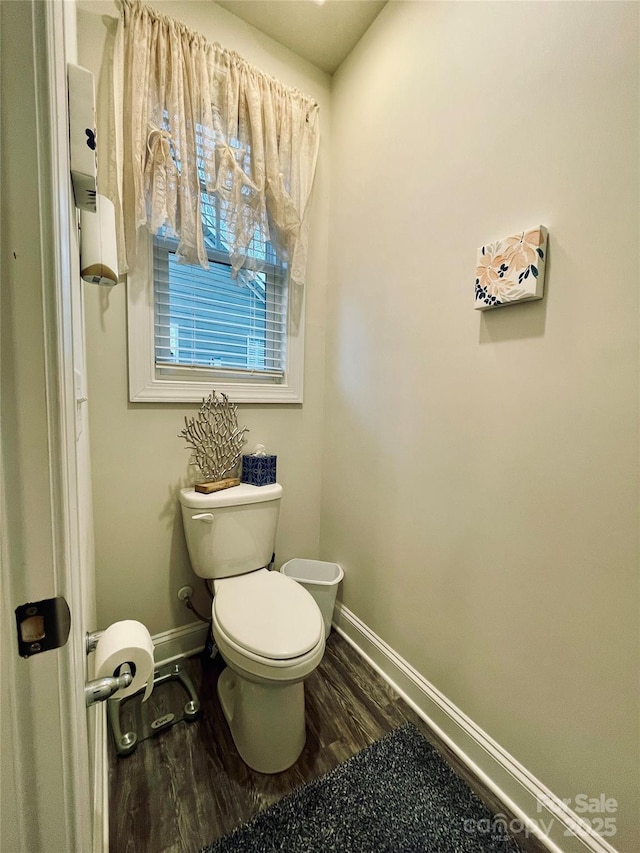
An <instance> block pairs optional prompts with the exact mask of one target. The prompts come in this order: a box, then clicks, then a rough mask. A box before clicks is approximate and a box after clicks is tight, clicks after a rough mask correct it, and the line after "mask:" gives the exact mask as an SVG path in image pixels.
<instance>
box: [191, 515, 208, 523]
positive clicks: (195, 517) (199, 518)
mask: <svg viewBox="0 0 640 853" xmlns="http://www.w3.org/2000/svg"><path fill="white" fill-rule="evenodd" d="M191 520H192V521H204V523H205V524H213V515H212V514H211V513H210V512H199V513H198V514H197V515H192V516H191Z"/></svg>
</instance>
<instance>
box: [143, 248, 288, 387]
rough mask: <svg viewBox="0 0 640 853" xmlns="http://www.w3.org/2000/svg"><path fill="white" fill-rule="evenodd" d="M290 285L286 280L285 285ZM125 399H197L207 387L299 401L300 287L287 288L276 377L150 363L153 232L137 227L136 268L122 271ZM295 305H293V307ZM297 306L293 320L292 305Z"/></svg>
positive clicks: (152, 354)
mask: <svg viewBox="0 0 640 853" xmlns="http://www.w3.org/2000/svg"><path fill="white" fill-rule="evenodd" d="M286 286H287V287H290V285H289V284H287V285H286ZM126 287H127V334H128V342H129V353H128V362H129V365H128V366H129V400H130V401H131V402H132V403H200V402H202V400H203V398H204V397H207V396H208V395H209V394H210V393H211V389H212V388H215V390H216V391H219V392H224V393H225V394H227V395H228V397H229V399H230V400H232V401H233V402H235V403H302V402H303V380H304V293H302V294H301V296H302V298H301V299H300V294H297V293H296V294H292V293H291V292H289V294H288V299H287V304H288V310H287V353H286V365H285V370H284V376H283V378H282V380H281V381H279V382H273V383H269V382H265V380H264V379H262V380H260V381H257V382H256V381H252V380H251V378H250V377H247V378H246V379H240V378H237V375H236V377H234V378H229V377H225V376H224V374H223V372H221V371H218V370H216V369H215V368H205V367H199V368H198V367H193V368H188V367H179V368H174V369H173V370H172V369H171V368H170V367H169V368H168V367H167V366H166V365H165V366H162V367H158V366H156V363H155V305H154V299H155V288H154V286H153V237H152V236H151V235H150V234H148V233H147V232H145V231H140V232H139V237H138V252H137V262H136V265H135V269H134V270H132V271H130V272H129V273H128V274H127V285H126ZM294 305H295V309H294ZM294 310H297V311H299V321H297V322H295V318H294V316H293V311H294Z"/></svg>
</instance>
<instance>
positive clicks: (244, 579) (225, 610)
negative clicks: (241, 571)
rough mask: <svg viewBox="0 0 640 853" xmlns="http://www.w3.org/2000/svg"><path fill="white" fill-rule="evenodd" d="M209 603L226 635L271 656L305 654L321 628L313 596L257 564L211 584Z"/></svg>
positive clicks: (317, 638)
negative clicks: (254, 569)
mask: <svg viewBox="0 0 640 853" xmlns="http://www.w3.org/2000/svg"><path fill="white" fill-rule="evenodd" d="M213 609H214V613H215V616H216V619H217V622H218V624H219V626H220V628H222V630H223V631H224V633H225V634H227V636H228V637H229V638H230V639H231V640H233V641H234V642H235V643H237V644H238V645H239V646H241V647H242V648H244V649H247V650H248V651H250V652H253V653H254V654H257V655H260V656H261V657H266V658H271V659H272V660H286V659H287V658H295V657H299V656H300V655H303V654H305V653H306V652H308V651H310V650H311V649H313V648H314V647H315V646H316V645H317V644H318V642H319V641H320V639H321V637H322V636H323V633H324V626H323V621H322V615H321V613H320V610H319V608H318V605H317V604H316V602H315V601H314V599H313V598H312V596H311V595H310V594H309V593H308V592H307V590H306V589H305V588H304V587H303V586H301V585H300V584H299V583H297V582H296V581H294V580H292V579H291V578H288V577H285V575H282V574H280V572H268V571H264V570H262V571H258V572H252V573H251V574H248V575H241V576H238V577H235V578H227V579H226V580H225V581H224V582H222V583H220V584H219V587H218V588H217V590H216V594H215V598H214V599H213Z"/></svg>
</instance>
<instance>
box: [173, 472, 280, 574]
mask: <svg viewBox="0 0 640 853" xmlns="http://www.w3.org/2000/svg"><path fill="white" fill-rule="evenodd" d="M179 497H180V504H181V506H182V521H183V524H184V534H185V537H186V540H187V548H188V549H189V557H190V559H191V567H192V568H193V571H194V572H195V573H196V574H197V575H198V576H199V577H201V578H228V577H232V576H233V575H243V574H246V573H247V572H251V571H253V570H254V569H261V568H262V567H263V566H268V565H269V563H270V562H271V556H272V554H273V549H274V544H275V539H276V528H277V526H278V514H279V512H280V498H281V497H282V486H281V485H280V484H279V483H272V484H271V485H269V486H250V485H248V484H247V483H241V484H240V485H239V486H233V487H232V488H230V489H222V490H221V491H219V492H212V493H211V494H210V495H203V494H201V493H200V492H196V490H195V489H182V490H181V492H180V496H179Z"/></svg>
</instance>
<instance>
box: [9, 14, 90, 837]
mask: <svg viewBox="0 0 640 853" xmlns="http://www.w3.org/2000/svg"><path fill="white" fill-rule="evenodd" d="M0 15H1V22H0V23H1V27H0V38H1V49H0V62H1V74H0V79H1V80H2V92H1V97H2V104H1V108H2V112H1V140H2V150H1V162H2V195H1V199H2V201H1V203H2V230H1V241H2V242H1V249H2V279H1V289H0V296H1V302H0V321H1V331H2V336H1V342H2V356H1V360H0V365H1V370H2V397H1V405H2V410H1V411H2V419H1V438H2V457H1V468H0V501H1V502H0V513H1V514H0V525H1V526H0V532H1V534H2V540H1V550H0V563H1V566H0V568H1V581H2V584H1V596H2V599H1V604H2V611H1V617H0V623H1V624H0V628H1V631H2V680H1V685H2V689H1V690H0V697H1V709H2V716H1V724H2V733H1V738H2V739H1V740H0V745H1V758H2V760H1V762H0V767H1V772H2V778H1V783H2V787H1V789H0V790H1V794H2V812H1V816H2V824H1V827H0V833H1V834H0V850H2V851H5V850H6V851H12V853H40V851H42V853H85V852H86V853H88V851H91V850H97V849H99V848H100V847H101V844H102V840H103V839H102V835H101V832H102V818H103V814H102V810H101V803H102V793H103V792H101V791H100V790H96V786H95V783H94V779H93V773H94V770H95V769H98V770H99V769H100V768H99V767H98V765H99V764H100V761H101V757H102V758H103V753H102V752H100V751H98V753H97V755H98V759H97V761H96V757H95V755H94V754H92V753H93V749H92V747H91V743H92V741H93V740H95V741H96V742H97V743H102V742H103V735H104V733H103V732H99V733H98V737H97V739H96V738H95V728H96V721H98V722H99V723H100V724H101V725H102V724H103V719H104V714H102V713H101V710H102V709H100V708H92V709H90V710H89V712H87V711H86V709H85V705H84V683H85V679H86V669H87V658H86V654H85V651H84V636H85V632H86V631H87V630H95V628H96V627H97V626H95V625H93V624H91V620H92V618H93V612H94V610H93V607H94V600H93V599H94V594H93V565H92V560H91V557H90V547H91V537H90V517H91V514H90V506H89V505H88V498H89V493H90V490H89V489H88V487H87V478H88V462H87V461H86V460H87V456H86V441H87V439H86V424H85V423H84V420H85V418H86V415H85V413H84V412H83V410H82V409H83V404H77V403H76V399H75V397H76V395H75V384H76V383H75V376H76V372H77V377H78V382H79V385H80V386H81V385H82V377H83V371H84V368H83V364H82V338H81V334H80V335H79V334H78V330H79V328H80V325H79V324H80V323H81V290H80V283H79V276H78V273H77V263H78V262H77V246H76V243H77V229H76V222H75V211H74V208H73V202H72V197H71V194H70V183H69V172H68V137H67V121H66V109H67V97H66V56H67V52H68V51H67V48H66V47H65V44H66V45H69V44H72V43H73V41H74V40H75V31H74V18H73V15H75V4H71V3H56V2H47V3H44V2H41V0H23V2H19V3H14V2H1V3H0ZM65 31H66V32H65ZM55 596H64V598H65V599H66V601H67V602H68V604H69V607H70V609H71V633H70V636H69V640H68V642H67V644H66V645H64V646H63V647H62V648H59V649H56V650H50V651H45V652H42V653H40V654H35V655H33V656H32V657H29V658H26V659H24V658H21V657H19V654H18V643H17V629H16V622H15V617H14V611H15V609H16V607H18V606H19V605H21V604H25V603H27V602H35V601H40V600H42V599H48V598H53V597H55ZM96 797H97V799H95V798H96Z"/></svg>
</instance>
